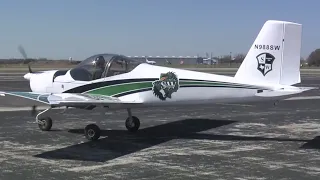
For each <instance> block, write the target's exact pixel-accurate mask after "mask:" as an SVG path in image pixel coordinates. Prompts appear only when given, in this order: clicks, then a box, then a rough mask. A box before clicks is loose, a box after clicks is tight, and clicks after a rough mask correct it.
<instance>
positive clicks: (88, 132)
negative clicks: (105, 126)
mask: <svg viewBox="0 0 320 180" xmlns="http://www.w3.org/2000/svg"><path fill="white" fill-rule="evenodd" d="M84 135H85V136H86V138H87V139H88V140H91V141H94V140H97V139H99V137H100V128H99V126H97V125H95V124H89V125H87V126H86V127H85V128H84Z"/></svg>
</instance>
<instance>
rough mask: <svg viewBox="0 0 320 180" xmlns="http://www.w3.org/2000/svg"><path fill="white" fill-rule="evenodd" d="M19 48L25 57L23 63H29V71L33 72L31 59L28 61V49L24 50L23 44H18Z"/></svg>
mask: <svg viewBox="0 0 320 180" xmlns="http://www.w3.org/2000/svg"><path fill="white" fill-rule="evenodd" d="M18 50H19V52H20V54H21V55H22V57H23V58H24V62H23V63H24V64H28V69H29V73H33V71H32V70H31V67H30V61H28V56H27V53H26V51H25V50H24V48H23V47H22V46H21V45H19V46H18Z"/></svg>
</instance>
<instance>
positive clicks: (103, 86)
mask: <svg viewBox="0 0 320 180" xmlns="http://www.w3.org/2000/svg"><path fill="white" fill-rule="evenodd" d="M56 73H57V71H56V70H53V71H45V72H43V73H42V74H33V75H32V76H36V77H32V80H30V87H31V89H32V91H33V92H37V93H63V92H64V93H81V94H98V95H106V96H112V97H118V98H119V99H120V100H123V101H133V102H142V106H162V105H166V106H167V105H170V106H171V105H179V104H182V105H183V104H215V103H225V102H250V101H260V100H262V99H268V100H279V99H283V98H286V97H288V96H283V95H284V94H283V93H285V94H287V95H290V94H295V93H296V92H295V90H294V89H295V87H292V86H289V87H286V88H287V89H288V88H289V90H287V89H282V91H273V93H274V92H276V93H279V95H282V96H279V97H278V96H276V97H273V98H270V97H268V95H264V94H266V93H268V91H269V93H270V89H274V88H276V89H281V88H284V86H283V87H279V86H278V85H272V84H270V85H268V84H265V83H264V84H263V85H259V84H247V83H246V84H244V83H241V82H239V81H237V80H236V79H235V78H234V77H229V76H223V75H215V74H210V73H203V72H196V71H190V70H183V69H176V68H168V67H161V66H154V65H149V64H145V63H143V64H140V65H139V66H137V67H136V68H135V69H134V70H132V71H131V72H128V73H123V74H119V75H114V76H110V77H104V78H101V79H97V80H94V81H75V80H73V79H72V77H71V75H70V71H67V72H66V73H65V74H64V75H60V76H57V77H55V78H53V76H54V74H56ZM26 76H27V75H26ZM50 79H52V81H50ZM266 97H267V98H266Z"/></svg>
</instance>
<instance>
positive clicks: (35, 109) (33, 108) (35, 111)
mask: <svg viewBox="0 0 320 180" xmlns="http://www.w3.org/2000/svg"><path fill="white" fill-rule="evenodd" d="M36 114H37V106H35V105H33V106H32V109H31V116H35V115H36Z"/></svg>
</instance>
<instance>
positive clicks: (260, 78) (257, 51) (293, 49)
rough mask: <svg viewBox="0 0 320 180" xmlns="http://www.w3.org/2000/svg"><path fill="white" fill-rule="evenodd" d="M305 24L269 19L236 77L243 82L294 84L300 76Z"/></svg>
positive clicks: (298, 80) (298, 81)
mask: <svg viewBox="0 0 320 180" xmlns="http://www.w3.org/2000/svg"><path fill="white" fill-rule="evenodd" d="M301 35H302V25H301V24H297V23H292V22H286V21H275V20H269V21H267V22H266V23H265V24H264V25H263V27H262V29H261V30H260V33H259V34H258V36H257V38H256V40H255V41H254V43H253V44H252V46H251V48H250V50H249V52H248V54H247V56H246V57H245V59H244V61H243V63H242V64H241V66H240V68H239V69H238V71H237V73H236V75H235V78H236V79H237V80H239V81H242V82H259V83H273V84H282V85H293V84H297V83H300V82H301V79H300V58H301V57H300V51H301V50H300V48H301Z"/></svg>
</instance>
